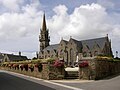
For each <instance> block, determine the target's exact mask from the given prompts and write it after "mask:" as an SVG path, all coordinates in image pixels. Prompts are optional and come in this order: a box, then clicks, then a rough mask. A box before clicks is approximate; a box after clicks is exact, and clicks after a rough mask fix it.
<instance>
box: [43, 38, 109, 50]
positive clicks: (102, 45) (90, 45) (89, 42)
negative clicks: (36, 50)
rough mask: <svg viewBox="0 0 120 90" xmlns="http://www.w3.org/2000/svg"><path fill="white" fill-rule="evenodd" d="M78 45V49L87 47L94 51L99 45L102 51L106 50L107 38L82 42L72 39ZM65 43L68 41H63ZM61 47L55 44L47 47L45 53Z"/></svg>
mask: <svg viewBox="0 0 120 90" xmlns="http://www.w3.org/2000/svg"><path fill="white" fill-rule="evenodd" d="M71 39H72V40H73V41H74V42H75V43H76V44H77V46H78V47H80V48H82V47H83V46H85V45H87V46H88V47H89V49H93V46H94V45H95V43H96V44H98V45H99V47H100V48H101V49H103V48H104V45H105V42H106V41H107V37H101V38H95V39H87V40H81V41H78V40H75V39H73V38H71ZM63 41H64V42H65V43H68V41H66V40H63ZM58 47H59V44H53V45H50V46H47V47H46V48H45V49H44V50H43V51H45V50H50V51H51V50H54V49H55V50H57V49H58Z"/></svg>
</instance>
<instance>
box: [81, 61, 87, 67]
mask: <svg viewBox="0 0 120 90" xmlns="http://www.w3.org/2000/svg"><path fill="white" fill-rule="evenodd" d="M79 67H80V68H84V67H88V62H87V61H82V62H80V64H79Z"/></svg>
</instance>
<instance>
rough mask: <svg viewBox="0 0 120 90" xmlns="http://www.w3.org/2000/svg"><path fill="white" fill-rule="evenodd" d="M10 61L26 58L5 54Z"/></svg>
mask: <svg viewBox="0 0 120 90" xmlns="http://www.w3.org/2000/svg"><path fill="white" fill-rule="evenodd" d="M6 55H7V56H8V58H9V60H10V61H15V60H27V59H28V58H27V57H26V56H20V55H13V54H6Z"/></svg>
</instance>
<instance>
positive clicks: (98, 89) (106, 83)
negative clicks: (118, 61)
mask: <svg viewBox="0 0 120 90" xmlns="http://www.w3.org/2000/svg"><path fill="white" fill-rule="evenodd" d="M53 82H56V83H60V84H64V85H68V86H72V87H76V88H81V89H83V90H120V75H119V76H116V77H113V78H111V79H106V80H105V79H104V80H98V81H92V80H90V81H87V80H86V81H80V80H76V81H72V80H70V81H69V82H68V81H66V80H63V81H56V80H54V81H53Z"/></svg>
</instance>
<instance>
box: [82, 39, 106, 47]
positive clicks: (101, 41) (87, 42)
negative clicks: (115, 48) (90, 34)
mask: <svg viewBox="0 0 120 90" xmlns="http://www.w3.org/2000/svg"><path fill="white" fill-rule="evenodd" d="M106 40H107V39H106V37H101V38H95V39H88V40H82V41H80V42H82V45H83V46H84V45H88V47H89V48H90V49H92V48H93V46H94V45H95V43H96V44H98V45H99V47H100V48H101V49H102V48H103V47H104V45H105V42H106Z"/></svg>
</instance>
